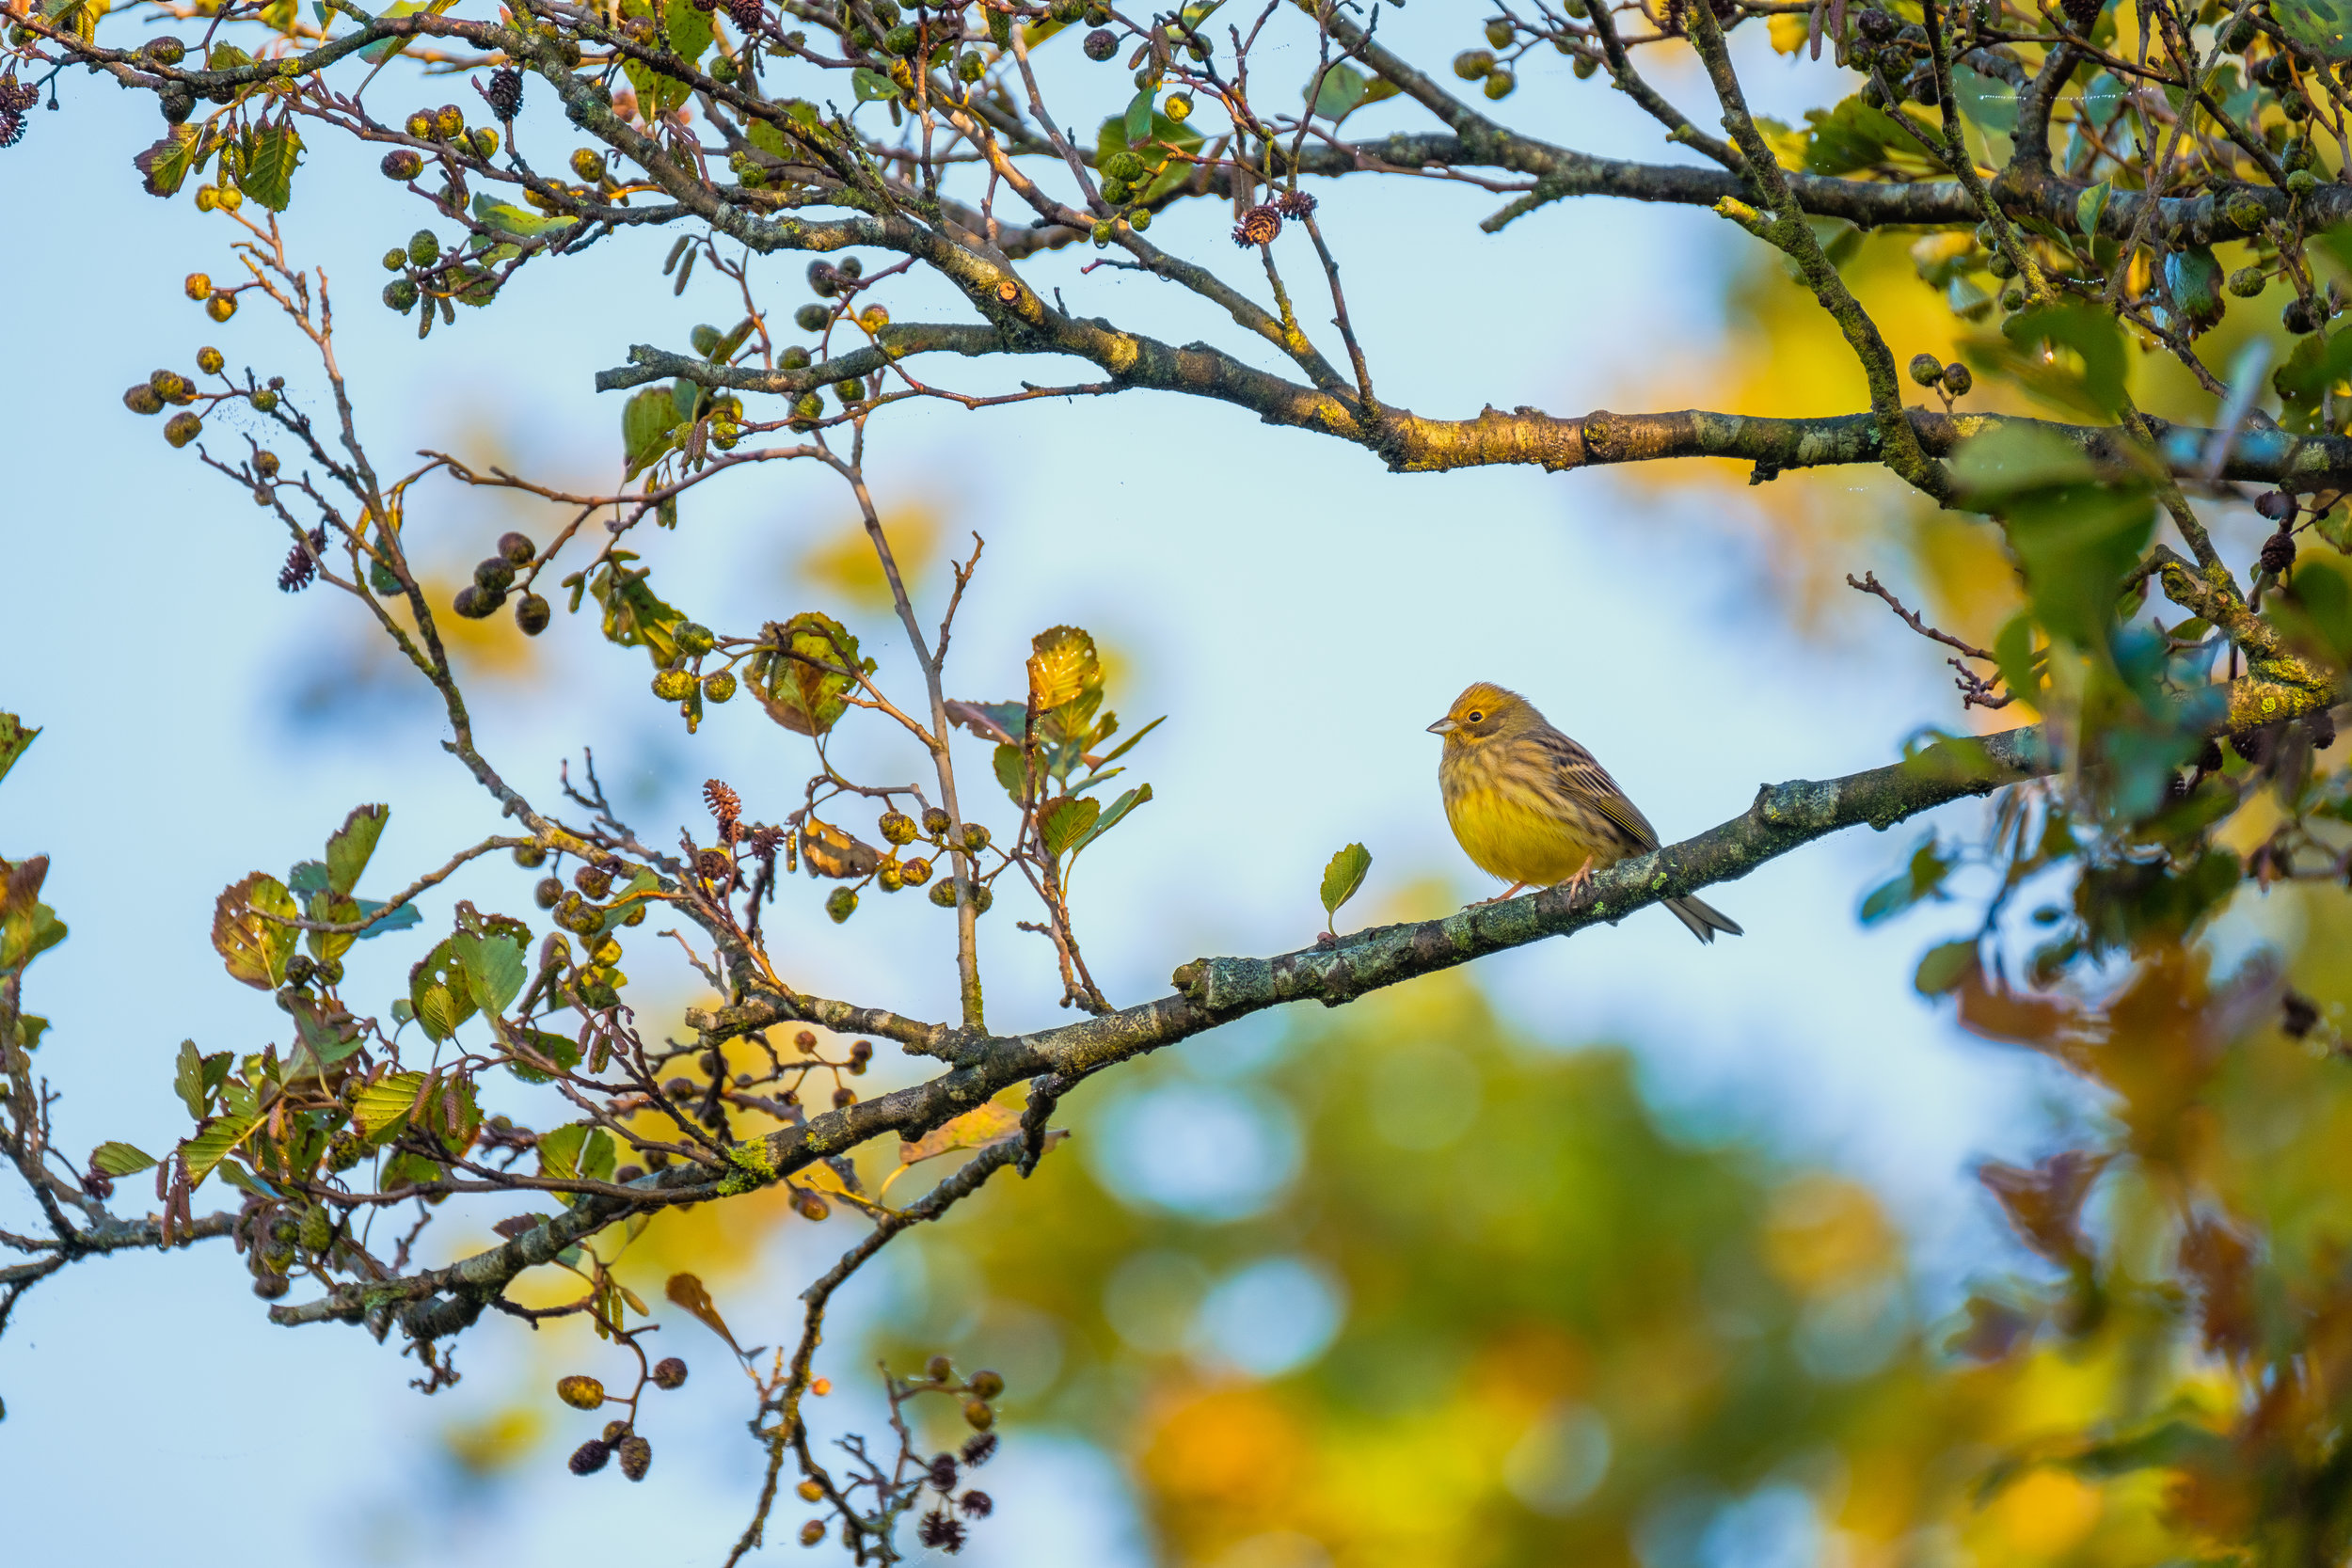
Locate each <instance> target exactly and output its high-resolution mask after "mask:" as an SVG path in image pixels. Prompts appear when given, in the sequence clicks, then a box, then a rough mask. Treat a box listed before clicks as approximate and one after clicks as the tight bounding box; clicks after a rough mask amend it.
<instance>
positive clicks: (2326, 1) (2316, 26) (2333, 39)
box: [2270, 0, 2352, 60]
mask: <svg viewBox="0 0 2352 1568" xmlns="http://www.w3.org/2000/svg"><path fill="white" fill-rule="evenodd" d="M2270 14H2271V16H2272V17H2273V18H2274V19H2276V20H2277V22H2278V24H2279V29H2280V31H2281V32H2283V33H2285V34H2286V36H2287V37H2289V38H2290V39H2293V40H2295V41H2296V42H2297V43H2299V44H2301V45H2302V46H2303V47H2304V48H2305V49H2307V50H2309V51H2311V52H2312V54H2314V55H2318V56H2320V57H2321V58H2322V59H2328V60H2352V5H2348V4H2346V3H2345V0H2271V4H2270Z"/></svg>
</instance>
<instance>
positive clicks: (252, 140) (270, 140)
mask: <svg viewBox="0 0 2352 1568" xmlns="http://www.w3.org/2000/svg"><path fill="white" fill-rule="evenodd" d="M243 153H244V156H243V158H242V160H241V162H242V164H243V170H242V172H241V173H240V174H239V176H238V179H237V183H238V185H239V186H241V187H242V188H243V189H244V191H245V194H246V195H247V196H249V197H251V198H253V199H254V200H256V201H258V202H260V203H261V204H262V206H264V207H266V208H268V209H269V210H270V211H271V212H273V213H282V212H284V211H285V210H286V206H287V203H289V202H290V201H292V200H293V199H294V167H295V166H296V165H298V164H299V163H301V161H302V138H301V136H299V135H296V134H295V132H294V122H293V121H292V120H283V121H280V122H279V123H278V124H276V125H264V126H262V127H261V128H259V129H258V130H248V131H247V132H246V137H245V146H244V148H243Z"/></svg>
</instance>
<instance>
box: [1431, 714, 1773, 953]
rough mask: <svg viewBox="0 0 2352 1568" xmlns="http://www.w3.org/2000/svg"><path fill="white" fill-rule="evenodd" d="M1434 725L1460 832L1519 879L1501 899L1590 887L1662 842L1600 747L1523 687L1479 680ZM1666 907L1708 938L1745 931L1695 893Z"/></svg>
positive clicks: (1449, 812)
mask: <svg viewBox="0 0 2352 1568" xmlns="http://www.w3.org/2000/svg"><path fill="white" fill-rule="evenodd" d="M1429 733H1430V734H1432V735H1441V736H1445V750H1444V752H1443V753H1442V754H1441V755H1439V757H1438V788H1439V789H1441V790H1442V791H1443V792H1444V794H1445V819H1446V821H1447V823H1448V824H1450V825H1451V826H1452V827H1453V829H1454V837H1455V838H1456V839H1458V840H1460V841H1461V845H1462V847H1463V849H1464V850H1466V851H1467V852H1468V853H1469V855H1470V859H1471V860H1473V861H1475V862H1477V863H1478V867H1479V869H1480V870H1482V871H1485V872H1487V873H1489V874H1490V875H1492V876H1496V877H1501V878H1502V879H1505V880H1507V881H1508V882H1510V884H1511V886H1510V888H1509V889H1508V890H1507V891H1505V892H1503V893H1501V894H1498V895H1496V897H1497V898H1508V897H1510V896H1511V895H1513V894H1515V893H1517V892H1518V891H1519V890H1520V889H1521V888H1524V887H1530V886H1547V887H1548V886H1549V885H1551V884H1552V883H1554V882H1563V881H1565V882H1567V883H1569V884H1570V885H1571V886H1572V887H1576V888H1580V889H1581V887H1582V886H1583V885H1584V883H1585V882H1586V881H1587V880H1588V879H1590V878H1591V877H1592V874H1593V873H1594V872H1596V871H1598V870H1600V869H1601V868H1602V867H1604V866H1610V865H1614V864H1616V863H1617V862H1619V861H1621V860H1624V859H1626V858H1627V857H1628V856H1629V855H1641V854H1646V853H1648V852H1649V851H1650V850H1652V849H1655V848H1657V847H1658V832H1657V830H1656V829H1654V828H1652V827H1651V826H1650V825H1649V818H1648V817H1646V816H1643V815H1642V810H1641V808H1640V807H1639V806H1636V805H1635V804H1634V803H1633V802H1632V801H1631V800H1627V799H1626V794H1625V791H1624V790H1622V789H1619V788H1618V787H1617V781H1616V780H1614V779H1613V778H1611V777H1610V776H1609V773H1608V770H1607V769H1606V768H1602V767H1601V765H1600V764H1599V763H1597V762H1596V761H1594V760H1593V753H1592V752H1588V751H1586V750H1585V749H1584V748H1583V747H1581V746H1580V745H1578V744H1577V743H1576V742H1575V741H1573V740H1570V739H1569V738H1568V737H1567V736H1565V735H1562V734H1561V733H1560V732H1559V731H1558V730H1555V729H1553V728H1552V727H1551V726H1550V725H1549V723H1547V722H1545V721H1544V716H1543V715H1542V714H1540V713H1538V712H1536V711H1535V706H1534V704H1533V703H1530V702H1529V701H1528V700H1527V699H1526V698H1524V697H1522V696H1520V695H1519V694H1518V692H1516V691H1506V690H1504V689H1502V687H1499V686H1494V685H1490V684H1489V683H1487V682H1486V681H1480V682H1479V683H1478V684H1477V685H1475V686H1473V687H1471V688H1470V689H1469V690H1467V691H1465V692H1463V693H1462V694H1461V695H1460V696H1459V697H1456V698H1454V705H1453V706H1452V707H1451V708H1449V709H1447V710H1446V716H1445V717H1444V718H1442V719H1440V720H1438V721H1437V722H1436V723H1434V724H1432V725H1430V726H1429ZM1493 901H1494V900H1492V899H1489V900H1487V902H1490V903H1491V902H1493ZM1666 908H1668V909H1670V910H1672V911H1674V913H1675V918H1676V919H1677V920H1679V921H1681V922H1682V924H1683V925H1685V926H1687V927H1690V928H1691V934H1692V936H1694V937H1696V938H1698V939H1699V940H1700V941H1701V942H1713V941H1714V940H1715V933H1716V932H1718V931H1721V932H1723V933H1724V934H1725V935H1726V936H1735V937H1736V936H1740V935H1741V934H1742V933H1741V931H1740V927H1739V926H1738V925H1737V924H1736V923H1735V922H1733V921H1732V920H1731V919H1730V917H1728V916H1726V915H1724V913H1722V912H1721V911H1717V910H1713V909H1710V908H1708V906H1707V905H1706V904H1703V903H1701V902H1700V901H1699V900H1697V899H1696V898H1669V899H1667V900H1666Z"/></svg>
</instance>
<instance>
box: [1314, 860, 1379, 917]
mask: <svg viewBox="0 0 2352 1568" xmlns="http://www.w3.org/2000/svg"><path fill="white" fill-rule="evenodd" d="M1371 869H1372V852H1371V851H1370V850H1368V849H1366V848H1365V847H1363V846H1362V845H1360V844H1351V845H1348V846H1347V847H1345V848H1343V849H1342V850H1340V851H1339V852H1338V853H1337V854H1335V855H1333V856H1332V857H1331V863H1329V864H1328V865H1326V866H1325V867H1324V868H1323V893H1322V897H1323V918H1324V921H1325V923H1326V927H1327V928H1328V926H1329V923H1330V922H1332V921H1335V920H1337V919H1338V918H1339V913H1340V906H1341V905H1342V904H1344V903H1346V902H1347V901H1348V900H1349V899H1350V898H1353V897H1355V896H1356V890H1357V889H1358V888H1360V887H1362V886H1363V885H1364V873H1366V872H1368V871H1370V870H1371Z"/></svg>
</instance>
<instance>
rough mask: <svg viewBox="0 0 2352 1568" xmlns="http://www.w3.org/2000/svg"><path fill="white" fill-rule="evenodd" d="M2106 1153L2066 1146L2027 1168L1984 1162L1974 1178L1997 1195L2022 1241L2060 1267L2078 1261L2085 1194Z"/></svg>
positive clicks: (2102, 1167) (2103, 1168) (2102, 1164)
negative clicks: (2063, 1149)
mask: <svg viewBox="0 0 2352 1568" xmlns="http://www.w3.org/2000/svg"><path fill="white" fill-rule="evenodd" d="M2106 1164H2107V1156H2106V1155H2104V1154H2086V1153H2084V1152H2083V1151H2082V1150H2080V1149H2074V1148H2070V1149H2067V1150H2066V1151H2065V1152H2063V1153H2059V1154H2053V1155H2051V1156H2050V1157H2049V1158H2048V1159H2046V1160H2042V1161H2041V1162H2039V1163H2037V1164H2035V1165H2034V1167H2033V1168H2032V1169H2031V1170H2026V1169H2024V1168H2023V1167H2021V1166H2017V1165H2005V1164H2000V1163H1999V1162H1997V1161H1987V1162H1986V1163H1985V1164H1982V1165H1980V1166H1979V1167H1978V1169H1977V1180H1979V1181H1981V1182H1983V1183H1984V1184H1985V1186H1986V1187H1987V1188H1989V1189H1990V1190H1991V1191H1992V1194H1993V1196H1994V1197H1996V1198H1999V1199H2000V1200H2001V1208H2002V1209H2003V1210H2004V1211H2005V1212H2007V1213H2008V1215H2009V1223H2010V1225H2012V1226H2014V1227H2016V1228H2017V1234H2018V1236H2019V1237H2020V1238H2022V1239H2023V1240H2024V1242H2025V1243H2026V1245H2027V1246H2029V1247H2031V1248H2033V1250H2034V1251H2036V1252H2038V1253H2040V1254H2041V1255H2042V1257H2044V1258H2047V1259H2049V1260H2050V1261H2051V1262H2053V1263H2057V1264H2058V1265H2060V1266H2061V1267H2069V1268H2071V1267H2073V1266H2074V1264H2075V1263H2077V1262H2079V1261H2081V1260H2082V1258H2083V1256H2084V1254H2083V1239H2082V1234H2081V1232H2080V1231H2079V1230H2078V1229H2077V1228H2076V1226H2077V1224H2078V1223H2079V1222H2080V1220H2081V1218H2082V1209H2083V1199H2084V1198H2086V1197H2088V1196H2090V1188H2091V1183H2093V1182H2095V1181H2097V1180H2099V1173H2100V1172H2101V1171H2103V1170H2105V1169H2106Z"/></svg>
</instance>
